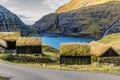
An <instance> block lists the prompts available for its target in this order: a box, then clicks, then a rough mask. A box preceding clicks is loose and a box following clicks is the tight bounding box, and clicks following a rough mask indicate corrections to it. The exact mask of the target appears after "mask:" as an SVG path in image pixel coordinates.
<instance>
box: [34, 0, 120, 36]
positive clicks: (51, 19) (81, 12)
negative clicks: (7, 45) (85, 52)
mask: <svg viewBox="0 0 120 80" xmlns="http://www.w3.org/2000/svg"><path fill="white" fill-rule="evenodd" d="M119 4H120V1H119V0H114V1H113V0H95V1H94V2H93V3H91V2H90V3H89V6H86V7H81V8H79V9H76V10H72V11H68V12H63V13H52V14H48V15H45V16H44V17H42V18H41V19H40V20H39V21H37V22H36V23H35V24H34V25H33V27H35V28H37V29H38V30H39V31H40V32H48V33H57V34H63V35H72V36H79V37H87V38H101V37H102V36H103V34H104V32H105V31H106V30H107V29H108V28H109V27H110V26H111V25H113V23H115V22H116V21H117V20H119V19H120V15H119V14H120V5H119ZM87 5H88V4H87ZM119 31H120V28H119V26H117V27H115V28H114V29H112V31H110V33H116V32H119Z"/></svg>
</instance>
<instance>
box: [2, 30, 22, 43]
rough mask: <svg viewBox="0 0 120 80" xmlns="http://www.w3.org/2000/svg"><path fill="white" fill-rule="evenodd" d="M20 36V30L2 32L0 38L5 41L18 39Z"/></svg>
mask: <svg viewBox="0 0 120 80" xmlns="http://www.w3.org/2000/svg"><path fill="white" fill-rule="evenodd" d="M20 36H21V35H20V32H0V38H1V39H3V40H5V41H16V40H17V39H18V37H20Z"/></svg>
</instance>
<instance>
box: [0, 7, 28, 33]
mask: <svg viewBox="0 0 120 80" xmlns="http://www.w3.org/2000/svg"><path fill="white" fill-rule="evenodd" d="M3 31H5V32H11V31H20V32H21V34H22V35H28V34H29V32H30V29H29V27H27V26H26V25H25V24H24V23H23V22H22V21H21V20H20V19H19V17H18V16H17V15H15V14H13V13H12V12H10V11H9V10H8V9H6V8H5V7H3V6H2V5H0V32H3Z"/></svg>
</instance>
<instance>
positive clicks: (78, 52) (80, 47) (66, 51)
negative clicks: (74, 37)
mask: <svg viewBox="0 0 120 80" xmlns="http://www.w3.org/2000/svg"><path fill="white" fill-rule="evenodd" d="M60 55H61V56H88V55H90V46H89V45H88V44H85V43H66V44H61V45H60Z"/></svg>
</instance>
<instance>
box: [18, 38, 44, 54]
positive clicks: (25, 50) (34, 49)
mask: <svg viewBox="0 0 120 80" xmlns="http://www.w3.org/2000/svg"><path fill="white" fill-rule="evenodd" d="M16 52H17V53H19V54H31V53H35V54H42V41H41V39H40V38H36V37H19V38H18V40H17V42H16Z"/></svg>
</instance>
